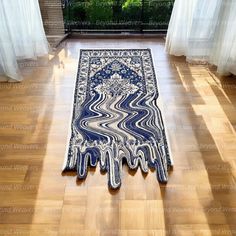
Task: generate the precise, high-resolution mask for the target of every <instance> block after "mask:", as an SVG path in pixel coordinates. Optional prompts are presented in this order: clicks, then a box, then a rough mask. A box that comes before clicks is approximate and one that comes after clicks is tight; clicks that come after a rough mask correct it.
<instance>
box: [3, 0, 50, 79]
mask: <svg viewBox="0 0 236 236" xmlns="http://www.w3.org/2000/svg"><path fill="white" fill-rule="evenodd" d="M46 54H48V43H47V39H46V36H45V32H44V28H43V23H42V18H41V13H40V8H39V3H38V0H1V7H0V74H1V75H5V76H4V77H3V76H1V77H0V80H1V79H2V80H5V81H21V80H22V76H21V75H20V72H19V69H18V65H17V60H19V59H36V58H37V57H38V56H43V55H46ZM6 76H7V77H8V78H7V77H6Z"/></svg>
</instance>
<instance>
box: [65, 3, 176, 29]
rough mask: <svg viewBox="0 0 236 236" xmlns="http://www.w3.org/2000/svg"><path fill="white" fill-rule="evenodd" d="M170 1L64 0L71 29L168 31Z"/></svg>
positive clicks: (171, 4)
mask: <svg viewBox="0 0 236 236" xmlns="http://www.w3.org/2000/svg"><path fill="white" fill-rule="evenodd" d="M173 2H174V1H171V0H168V1H167V0H161V1H160V0H150V1H147V0H64V1H63V9H64V19H65V26H66V29H67V30H68V31H102V32H105V31H120V32H122V31H130V32H143V31H150V32H156V31H165V30H166V29H167V27H168V23H169V19H170V15H171V11H172V7H173Z"/></svg>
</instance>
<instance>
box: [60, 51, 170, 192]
mask: <svg viewBox="0 0 236 236" xmlns="http://www.w3.org/2000/svg"><path fill="white" fill-rule="evenodd" d="M158 95H159V94H158V89H157V84H156V77H155V72H154V67H153V61H152V56H151V51H150V50H149V49H127V50H123V49H122V50H120V49H114V50H105V49H104V50H81V51H80V60H79V69H78V75H77V81H76V88H75V95H74V107H73V116H72V126H71V135H70V141H69V145H68V151H67V154H66V159H65V164H64V167H63V170H64V171H68V170H73V171H77V175H78V178H79V179H84V178H86V176H87V172H88V166H92V167H96V166H97V165H98V164H99V165H100V168H101V170H102V171H106V172H107V173H108V185H109V187H111V188H113V189H116V188H119V187H120V185H121V180H122V165H123V163H126V164H127V165H128V167H129V168H130V169H137V168H138V167H140V168H141V170H142V171H143V172H144V173H147V172H148V171H149V169H155V170H156V175H157V179H158V180H159V181H160V182H162V183H166V182H167V180H168V168H169V167H170V166H172V165H173V163H172V160H171V158H170V154H169V149H168V145H167V138H166V134H165V128H164V125H163V120H162V115H161V112H160V109H159V107H158V106H157V99H158Z"/></svg>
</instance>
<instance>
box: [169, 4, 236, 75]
mask: <svg viewBox="0 0 236 236" xmlns="http://www.w3.org/2000/svg"><path fill="white" fill-rule="evenodd" d="M166 50H167V52H168V53H170V54H172V55H176V56H181V55H185V56H186V57H187V60H188V61H196V62H207V63H210V64H214V65H216V66H217V67H218V72H219V73H220V74H221V75H227V74H230V73H233V74H236V0H175V4H174V8H173V12H172V16H171V20H170V23H169V28H168V33H167V39H166Z"/></svg>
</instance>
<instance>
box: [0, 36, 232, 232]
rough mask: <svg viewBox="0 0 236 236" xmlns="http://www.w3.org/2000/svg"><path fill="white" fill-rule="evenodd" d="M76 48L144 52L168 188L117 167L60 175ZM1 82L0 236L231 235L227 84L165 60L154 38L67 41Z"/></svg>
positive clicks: (229, 83) (212, 75) (202, 69)
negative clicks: (154, 82) (155, 90)
mask: <svg viewBox="0 0 236 236" xmlns="http://www.w3.org/2000/svg"><path fill="white" fill-rule="evenodd" d="M81 48H151V49H152V53H153V57H154V63H155V68H156V74H157V78H158V84H159V92H160V100H161V102H160V106H161V109H162V113H163V116H164V119H165V126H166V130H167V133H168V135H169V140H170V148H171V151H172V156H173V159H174V162H175V166H174V170H173V171H171V172H170V177H169V182H168V184H167V185H166V186H164V185H162V186H160V185H159V183H158V182H157V181H156V176H155V173H152V172H150V173H149V174H148V175H147V176H146V177H145V178H144V177H143V175H142V174H141V172H140V170H138V171H137V172H136V173H133V172H130V171H128V170H127V168H126V167H124V169H125V170H124V176H123V183H122V187H121V189H120V190H119V191H116V192H113V191H109V190H108V188H107V178H106V175H102V174H101V173H100V171H99V169H98V168H97V169H96V170H94V169H92V170H91V171H90V172H89V174H88V177H87V179H86V181H83V182H78V181H76V176H75V174H71V175H62V174H61V167H62V164H63V160H64V153H65V147H66V143H67V132H68V129H69V127H70V121H69V120H70V112H71V108H72V102H73V91H74V84H75V79H76V72H77V65H78V52H79V49H81ZM22 67H24V68H22V71H23V74H24V77H25V80H24V81H23V82H22V83H15V84H10V83H8V84H7V83H1V84H0V112H1V115H0V235H11V236H14V235H23V236H25V235H32V236H36V235H40V236H42V235H43V236H48V235H53V236H54V235H60V236H61V235H66V236H67V235H71V236H72V235H76V236H118V235H119V236H164V235H165V236H169V235H177V236H200V235H201V236H212V235H217V236H218V235H219V236H222V235H227V236H229V235H236V210H235V209H236V183H235V182H236V181H235V179H236V134H235V130H236V80H235V77H227V78H219V77H217V76H216V75H215V73H214V70H210V69H207V68H205V67H204V66H203V65H200V66H197V65H189V64H187V63H186V62H185V59H184V58H176V57H169V56H168V55H166V53H165V51H164V40H162V39H135V38H132V39H97V40H95V39H80V40H79V39H68V40H66V41H65V42H63V43H62V45H61V46H60V48H59V49H58V51H57V52H55V53H54V55H51V56H50V58H49V60H46V59H45V58H44V59H41V60H39V61H37V62H31V63H30V64H29V63H27V62H25V63H22Z"/></svg>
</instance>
